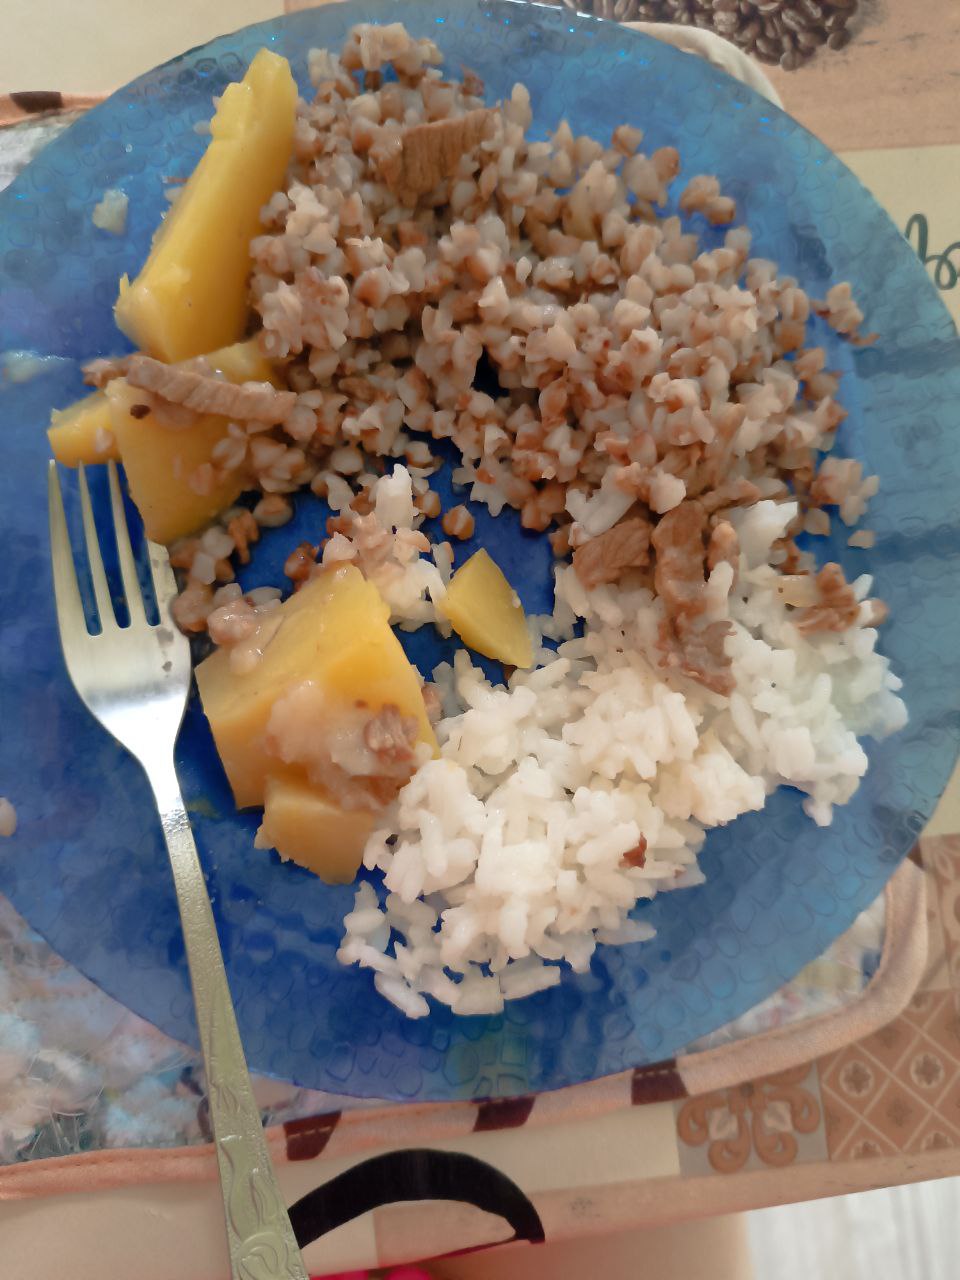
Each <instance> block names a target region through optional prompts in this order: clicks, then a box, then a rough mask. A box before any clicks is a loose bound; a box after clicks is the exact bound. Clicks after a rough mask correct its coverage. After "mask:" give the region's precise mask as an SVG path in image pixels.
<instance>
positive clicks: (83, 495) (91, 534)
mask: <svg viewBox="0 0 960 1280" xmlns="http://www.w3.org/2000/svg"><path fill="white" fill-rule="evenodd" d="M80 510H81V512H82V513H83V533H84V537H85V539H86V543H87V563H88V565H89V566H90V577H91V578H92V579H93V594H94V596H95V597H96V600H97V613H98V614H99V615H100V627H101V629H102V630H104V631H106V629H107V627H108V626H109V625H110V624H111V623H116V620H117V619H116V617H115V616H114V612H113V604H112V602H111V600H110V588H109V587H108V586H107V575H106V574H105V573H104V571H103V557H102V556H101V555H100V540H99V538H98V537H97V526H96V525H95V524H94V521H93V508H92V507H91V505H90V489H89V487H88V485H87V472H86V468H85V467H84V465H83V463H82V462H81V463H80Z"/></svg>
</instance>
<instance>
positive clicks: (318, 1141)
mask: <svg viewBox="0 0 960 1280" xmlns="http://www.w3.org/2000/svg"><path fill="white" fill-rule="evenodd" d="M339 1123H340V1112H339V1111H331V1112H329V1113H328V1114H327V1115H323V1116H308V1117H307V1118H306V1119H305V1120H288V1121H287V1123H286V1124H285V1125H284V1126H283V1132H284V1135H285V1136H286V1140H287V1159H288V1160H316V1158H317V1156H319V1155H322V1154H323V1149H324V1147H325V1146H326V1145H327V1143H328V1142H329V1141H330V1135H331V1134H332V1133H333V1131H334V1129H335V1128H336V1127H337V1125H338V1124H339Z"/></svg>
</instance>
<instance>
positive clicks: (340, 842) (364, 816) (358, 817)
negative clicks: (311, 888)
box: [255, 777, 374, 884]
mask: <svg viewBox="0 0 960 1280" xmlns="http://www.w3.org/2000/svg"><path fill="white" fill-rule="evenodd" d="M373 823H374V815H373V814H372V813H370V812H369V810H366V809H341V808H340V806H339V805H338V804H337V803H336V802H335V801H334V800H332V799H331V798H330V797H329V796H328V795H326V794H324V793H323V792H320V791H318V790H317V789H316V788H314V787H312V786H310V784H309V783H308V782H307V781H306V780H304V779H296V778H276V777H273V778H268V779H267V782H266V788H265V793H264V809H263V823H262V825H261V827H260V830H259V831H258V832H257V838H256V841H255V843H256V846H257V848H258V849H276V851H277V853H279V855H280V857H281V858H283V859H285V860H286V859H287V858H292V859H293V861H294V862H298V863H299V864H300V866H301V867H306V868H307V870H308V871H312V872H313V873H314V875H318V876H319V877H320V879H321V880H324V881H326V883H327V884H349V883H350V881H351V880H352V879H353V878H354V876H355V875H356V874H357V871H358V869H359V867H360V861H361V859H362V857H363V847H364V845H365V844H366V843H367V837H368V836H369V835H370V832H371V831H372V830H373Z"/></svg>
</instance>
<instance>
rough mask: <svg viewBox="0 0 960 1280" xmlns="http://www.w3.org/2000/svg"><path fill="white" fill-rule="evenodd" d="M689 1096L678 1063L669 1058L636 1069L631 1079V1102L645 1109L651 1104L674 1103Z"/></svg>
mask: <svg viewBox="0 0 960 1280" xmlns="http://www.w3.org/2000/svg"><path fill="white" fill-rule="evenodd" d="M686 1096H687V1087H686V1085H685V1084H684V1083H683V1079H682V1077H681V1075H680V1072H679V1071H678V1070H677V1064H676V1061H675V1060H674V1059H673V1058H669V1059H667V1060H666V1061H664V1062H654V1063H652V1064H651V1065H650V1066H649V1067H636V1068H635V1069H634V1072H633V1075H632V1077H631V1079H630V1102H631V1104H632V1105H633V1106H635V1107H643V1106H646V1105H647V1104H648V1103H651V1102H673V1101H674V1100H675V1099H677V1098H685V1097H686Z"/></svg>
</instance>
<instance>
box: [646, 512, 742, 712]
mask: <svg viewBox="0 0 960 1280" xmlns="http://www.w3.org/2000/svg"><path fill="white" fill-rule="evenodd" d="M706 530H707V513H706V511H704V509H703V507H702V505H701V504H700V503H699V502H681V503H680V505H679V506H678V507H674V508H673V510H672V511H668V512H667V514H666V515H665V516H663V517H662V519H661V520H660V522H659V523H658V524H657V526H656V527H655V529H654V531H653V538H652V541H653V547H654V550H655V552H656V564H655V567H654V579H653V580H654V587H655V589H656V592H657V595H658V596H659V597H660V599H661V601H662V603H663V609H664V618H663V622H662V624H661V628H660V645H659V647H660V653H661V665H662V666H664V667H666V668H668V669H673V670H678V671H681V672H682V673H683V674H684V675H685V676H689V677H690V678H691V679H692V680H696V681H697V682H698V683H700V684H702V685H704V686H705V687H706V688H707V689H712V690H713V691H714V692H715V693H721V694H730V693H732V692H733V688H734V679H733V672H732V669H731V668H732V663H731V661H730V658H729V657H728V656H727V653H726V651H725V648H724V643H723V642H724V639H725V638H726V636H727V635H728V634H729V631H730V623H729V621H728V620H727V619H724V618H716V617H714V618H710V617H708V616H707V608H708V604H709V599H708V595H707V580H706V569H707V548H706V545H705V535H706ZM731 532H733V530H731ZM735 536H736V535H735V534H734V537H735ZM721 543H725V544H727V545H728V549H729V539H728V535H726V534H722V535H721ZM717 549H718V550H719V545H718V548H717Z"/></svg>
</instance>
